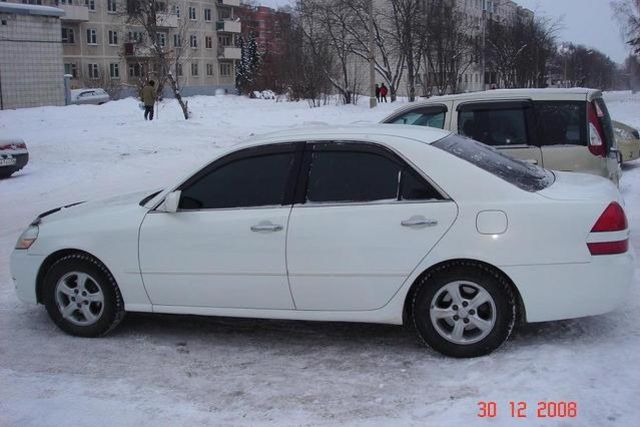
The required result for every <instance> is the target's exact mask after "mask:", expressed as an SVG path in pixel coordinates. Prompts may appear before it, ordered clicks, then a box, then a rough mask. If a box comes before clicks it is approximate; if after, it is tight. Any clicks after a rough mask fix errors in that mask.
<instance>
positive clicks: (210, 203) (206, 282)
mask: <svg viewBox="0 0 640 427" xmlns="http://www.w3.org/2000/svg"><path fill="white" fill-rule="evenodd" d="M301 155H302V151H300V155H299V156H298V157H301ZM295 164H296V153H295V151H294V145H293V144H276V145H271V146H261V147H255V148H249V149H245V150H241V151H238V152H236V153H234V154H232V155H230V156H226V157H224V158H222V159H220V160H217V161H216V162H214V163H212V164H211V165H209V166H208V167H206V168H204V169H203V170H202V171H200V172H199V173H197V174H195V175H194V176H193V177H192V178H190V179H189V180H187V181H186V182H185V183H184V184H183V185H181V186H180V187H179V190H181V196H180V202H179V207H178V211H177V212H175V213H166V212H159V211H152V212H150V213H149V214H147V215H146V216H145V218H144V221H143V223H142V225H141V228H140V250H139V251H140V253H139V258H140V269H141V272H142V278H143V280H144V285H145V288H146V290H147V292H148V294H149V298H150V299H151V302H152V303H153V304H154V305H162V306H184V307H213V308H256V309H292V308H293V303H292V300H291V293H290V291H289V284H288V281H287V271H286V265H285V243H286V240H285V236H286V230H287V221H288V217H289V213H290V210H291V202H290V201H289V199H290V197H291V196H290V194H292V191H293V190H292V188H291V185H292V179H293V178H294V177H295V175H294V173H295V172H297V169H295V167H294V165H295ZM288 189H290V190H291V191H288Z"/></svg>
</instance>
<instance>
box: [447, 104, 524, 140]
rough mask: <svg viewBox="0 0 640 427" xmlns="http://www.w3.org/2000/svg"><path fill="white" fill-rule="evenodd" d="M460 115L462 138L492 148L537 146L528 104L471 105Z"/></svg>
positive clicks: (460, 111) (460, 108) (459, 130)
mask: <svg viewBox="0 0 640 427" xmlns="http://www.w3.org/2000/svg"><path fill="white" fill-rule="evenodd" d="M458 111H459V113H458V133H459V134H460V135H464V136H468V137H469V138H472V139H475V140H476V141H480V142H482V143H485V144H487V145H491V146H514V145H519V146H522V145H533V141H532V138H530V135H529V130H530V126H529V123H530V122H531V112H532V110H531V104H530V103H528V102H520V101H518V102H495V103H467V104H463V105H461V106H460V107H459V108H458Z"/></svg>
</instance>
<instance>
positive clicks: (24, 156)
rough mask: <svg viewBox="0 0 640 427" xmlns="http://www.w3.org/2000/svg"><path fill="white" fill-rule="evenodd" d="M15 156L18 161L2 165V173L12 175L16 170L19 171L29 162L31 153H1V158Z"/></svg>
mask: <svg viewBox="0 0 640 427" xmlns="http://www.w3.org/2000/svg"><path fill="white" fill-rule="evenodd" d="M8 157H13V158H15V159H16V163H15V164H13V165H10V166H0V175H5V174H7V175H10V174H12V173H14V172H17V171H19V170H20V169H22V168H23V167H25V166H26V164H27V163H28V162H29V153H21V154H5V155H0V158H8Z"/></svg>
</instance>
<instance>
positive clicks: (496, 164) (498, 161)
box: [431, 135, 555, 192]
mask: <svg viewBox="0 0 640 427" xmlns="http://www.w3.org/2000/svg"><path fill="white" fill-rule="evenodd" d="M431 145H433V146H434V147H437V148H440V149H442V150H444V151H446V152H448V153H451V154H453V155H454V156H456V157H459V158H461V159H463V160H466V161H468V162H469V163H472V164H474V165H476V166H477V167H479V168H481V169H484V170H485V171H487V172H489V173H492V174H493V175H496V176H497V177H500V178H502V179H504V180H505V181H507V182H509V183H511V184H513V185H515V186H517V187H519V188H521V189H523V190H526V191H532V192H533V191H539V190H542V189H543V188H546V187H548V186H550V185H551V184H553V182H554V180H555V176H554V175H553V174H552V173H551V172H549V171H547V170H545V169H543V168H541V167H538V166H535V165H531V164H529V163H525V162H522V161H520V160H516V159H514V158H512V157H509V156H506V155H504V154H502V153H500V152H499V151H497V150H496V149H494V148H491V147H488V146H486V145H484V144H481V143H479V142H476V141H474V140H472V139H469V138H464V137H461V136H459V135H450V136H447V137H446V138H443V139H441V140H439V141H436V142H434V143H433V144H431Z"/></svg>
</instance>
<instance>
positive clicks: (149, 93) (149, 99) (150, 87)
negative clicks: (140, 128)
mask: <svg viewBox="0 0 640 427" xmlns="http://www.w3.org/2000/svg"><path fill="white" fill-rule="evenodd" d="M154 86H155V82H154V81H153V80H149V83H147V84H146V85H145V86H144V87H143V88H142V92H141V94H140V99H141V100H142V103H143V104H144V119H145V120H153V104H155V103H156V89H155V88H154Z"/></svg>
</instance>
